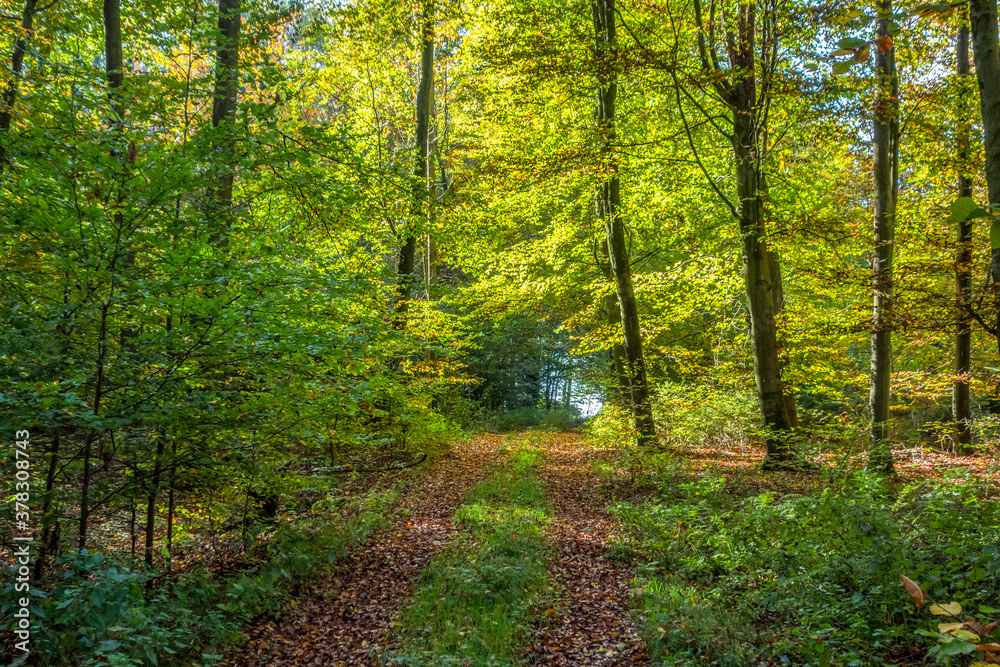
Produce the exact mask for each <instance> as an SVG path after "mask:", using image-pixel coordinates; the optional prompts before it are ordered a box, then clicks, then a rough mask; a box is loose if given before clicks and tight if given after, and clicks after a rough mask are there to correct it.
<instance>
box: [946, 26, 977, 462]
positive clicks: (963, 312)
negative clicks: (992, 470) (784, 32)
mask: <svg viewBox="0 0 1000 667" xmlns="http://www.w3.org/2000/svg"><path fill="white" fill-rule="evenodd" d="M955 51H956V56H957V60H958V63H957V67H956V71H957V73H958V79H959V85H960V92H959V99H958V101H957V103H958V115H959V117H958V131H957V133H956V134H957V136H958V163H959V165H960V166H959V174H958V196H959V197H972V178H971V177H970V176H969V175H968V174H967V173H966V165H967V164H969V159H970V154H969V153H970V152H969V137H970V136H971V135H972V129H971V124H970V123H969V121H968V118H967V116H966V113H965V110H966V105H965V93H966V90H967V89H968V88H969V86H967V85H966V84H965V82H966V80H968V79H969V78H970V72H969V26H968V23H967V21H963V24H962V27H960V28H959V29H958V39H957V43H956V49H955ZM969 92H971V90H970V91H969ZM955 266H956V270H955V311H956V312H955V320H956V321H955V381H954V383H953V384H952V398H951V407H952V419H953V421H954V422H955V430H954V432H955V434H954V438H955V445H954V447H953V452H954V453H955V454H958V455H961V456H967V455H969V454H971V453H972V451H973V450H972V411H971V406H970V400H969V377H970V373H971V371H972V314H971V312H970V310H969V309H970V307H971V302H972V221H971V220H968V219H966V220H962V221H961V222H959V223H958V252H957V253H956V256H955Z"/></svg>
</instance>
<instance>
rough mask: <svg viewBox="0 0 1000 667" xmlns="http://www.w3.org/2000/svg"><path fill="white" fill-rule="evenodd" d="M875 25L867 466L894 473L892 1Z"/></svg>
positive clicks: (883, 1) (895, 97)
mask: <svg viewBox="0 0 1000 667" xmlns="http://www.w3.org/2000/svg"><path fill="white" fill-rule="evenodd" d="M877 12H878V14H879V16H880V17H881V18H879V19H878V21H877V23H876V40H875V45H876V49H875V76H876V86H877V89H876V91H877V92H876V97H875V107H874V125H873V130H872V148H873V160H872V165H873V168H874V175H875V196H874V200H875V249H874V253H873V259H872V276H873V277H872V285H873V293H874V297H873V300H874V307H873V310H872V341H871V351H872V352H871V357H872V358H871V366H872V380H871V398H870V403H871V411H872V426H871V443H870V448H871V451H870V453H869V460H870V463H871V465H872V466H873V467H874V468H876V469H878V470H881V471H883V472H892V471H893V462H892V453H891V451H890V450H889V448H888V439H889V401H890V395H891V391H892V385H891V380H892V328H893V326H894V323H893V277H892V270H893V255H894V253H895V228H896V199H897V196H898V177H897V172H898V169H899V167H898V165H899V82H898V79H897V77H896V61H895V49H894V48H893V45H892V35H891V34H890V32H889V24H890V23H891V18H889V17H890V16H891V15H892V1H891V0H879V2H878V4H877Z"/></svg>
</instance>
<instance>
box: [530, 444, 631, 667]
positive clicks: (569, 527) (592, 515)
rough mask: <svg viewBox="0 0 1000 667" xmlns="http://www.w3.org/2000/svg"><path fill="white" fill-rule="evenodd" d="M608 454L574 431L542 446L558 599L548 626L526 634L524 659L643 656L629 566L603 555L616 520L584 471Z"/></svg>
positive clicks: (604, 660)
mask: <svg viewBox="0 0 1000 667" xmlns="http://www.w3.org/2000/svg"><path fill="white" fill-rule="evenodd" d="M607 454H608V452H607V450H599V449H596V448H594V447H591V446H589V445H588V444H587V442H586V440H585V439H584V438H583V436H581V435H579V434H566V435H561V436H555V437H553V439H552V441H551V442H550V443H549V444H548V445H547V447H546V454H545V463H544V464H543V466H542V468H541V471H540V475H541V477H542V478H543V479H544V480H545V483H546V484H547V486H548V494H549V497H550V499H551V502H552V508H553V510H554V514H555V517H556V520H555V521H553V523H552V524H551V525H550V527H549V528H548V530H547V533H548V535H547V537H548V540H549V542H550V544H551V545H552V546H553V547H554V552H555V553H554V554H553V563H552V566H551V568H550V570H549V577H550V579H551V580H552V581H553V582H554V583H555V584H556V586H557V588H558V589H559V600H558V602H557V606H556V607H555V614H553V616H552V618H551V621H550V624H549V626H548V627H546V628H542V629H540V630H539V631H538V632H537V633H536V635H535V637H534V638H533V641H532V646H531V648H530V649H529V652H528V656H527V660H526V663H527V664H528V665H586V666H590V665H604V666H607V667H612V666H615V667H625V666H626V665H629V666H632V665H646V664H648V663H649V659H648V656H647V655H646V653H645V647H644V644H643V641H642V639H641V638H640V637H639V632H638V630H637V628H636V626H635V623H634V622H633V620H632V617H631V615H630V614H629V596H630V591H631V587H630V584H629V581H630V579H631V576H632V575H631V571H630V569H629V567H628V566H627V565H624V564H620V563H616V562H615V561H613V560H611V559H610V558H609V557H608V545H609V543H610V542H611V540H612V539H613V537H614V529H615V524H614V523H613V522H612V521H610V518H609V517H608V515H607V512H606V511H605V504H606V503H605V500H604V499H603V498H602V497H601V495H600V493H599V492H598V491H597V488H598V485H599V480H597V479H596V478H595V476H594V474H593V473H591V472H590V471H591V463H592V462H593V461H594V460H595V459H597V458H601V457H602V456H607Z"/></svg>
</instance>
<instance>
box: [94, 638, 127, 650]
mask: <svg viewBox="0 0 1000 667" xmlns="http://www.w3.org/2000/svg"><path fill="white" fill-rule="evenodd" d="M121 645H122V643H121V642H120V641H118V640H117V639H108V640H105V641H103V642H101V643H100V644H98V645H97V650H98V652H100V653H110V652H111V651H114V650H115V649H117V648H118V647H119V646H121Z"/></svg>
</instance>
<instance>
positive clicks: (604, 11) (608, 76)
mask: <svg viewBox="0 0 1000 667" xmlns="http://www.w3.org/2000/svg"><path fill="white" fill-rule="evenodd" d="M593 12H594V32H595V38H596V41H597V46H596V55H597V62H598V72H600V74H599V76H598V78H599V83H598V88H597V119H598V132H599V134H600V138H601V156H602V157H603V164H602V165H601V168H602V171H603V174H602V176H603V178H602V180H603V182H602V183H601V184H600V185H599V186H598V187H599V191H598V195H597V213H598V217H600V218H601V219H602V220H603V221H604V227H605V233H606V234H607V248H608V260H609V266H610V273H611V274H612V275H613V276H614V281H615V290H616V292H617V295H618V304H617V307H618V308H619V311H620V314H621V327H622V334H623V338H624V344H623V352H624V362H625V367H626V371H625V375H626V377H627V381H628V385H627V386H628V391H629V396H630V399H631V400H630V406H631V409H632V416H633V420H634V422H635V430H636V433H637V434H638V438H639V445H640V446H644V447H645V446H649V445H650V444H651V443H652V441H653V439H654V438H655V437H656V432H655V426H654V424H653V409H652V405H651V404H650V397H649V393H650V392H649V380H648V379H647V377H646V363H645V360H644V359H643V355H642V331H641V330H640V328H639V309H638V306H637V304H636V300H635V292H634V290H633V287H632V266H631V264H630V263H629V256H628V247H627V245H626V239H625V225H624V223H623V221H622V219H621V215H620V213H619V209H620V208H621V181H620V178H619V173H618V169H619V167H618V159H617V158H616V156H615V150H616V147H615V145H614V143H615V100H616V98H617V96H618V79H617V76H616V75H615V74H614V66H615V65H614V63H615V58H616V55H617V37H616V31H615V21H616V19H615V4H614V0H594V2H593ZM609 307H610V308H614V305H611V304H609ZM611 317H612V318H613V315H612V316H611Z"/></svg>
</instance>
